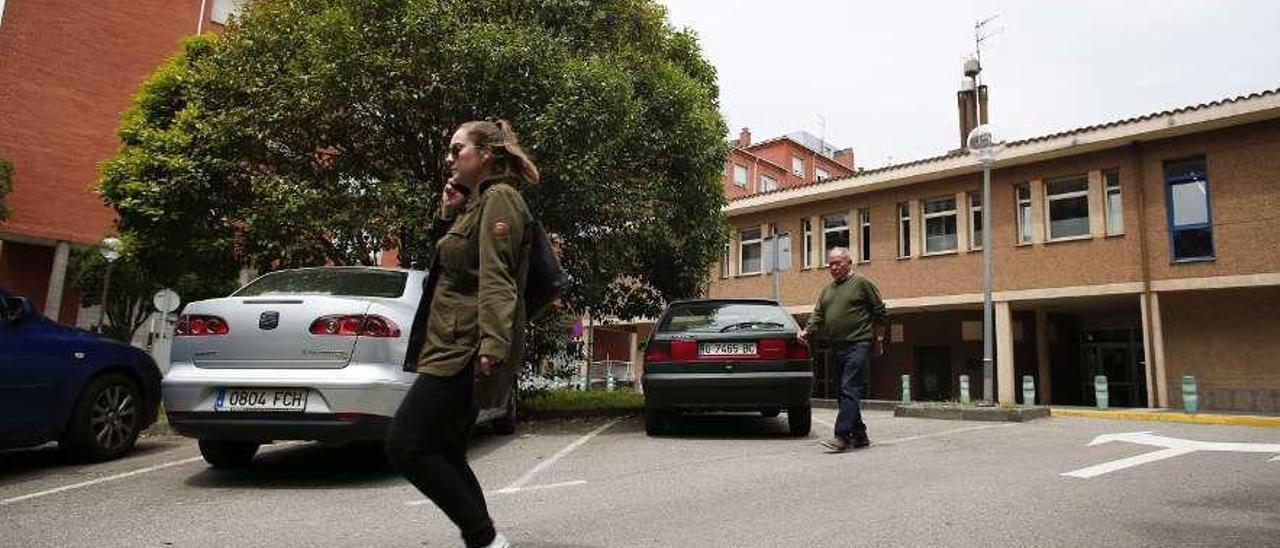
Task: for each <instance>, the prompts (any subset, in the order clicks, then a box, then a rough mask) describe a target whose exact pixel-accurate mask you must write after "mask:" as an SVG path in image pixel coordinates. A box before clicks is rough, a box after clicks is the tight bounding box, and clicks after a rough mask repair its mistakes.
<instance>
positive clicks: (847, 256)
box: [827, 247, 853, 262]
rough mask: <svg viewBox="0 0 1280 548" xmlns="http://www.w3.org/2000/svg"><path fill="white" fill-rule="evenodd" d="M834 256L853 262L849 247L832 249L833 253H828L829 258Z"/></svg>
mask: <svg viewBox="0 0 1280 548" xmlns="http://www.w3.org/2000/svg"><path fill="white" fill-rule="evenodd" d="M832 255H839V256H840V257H843V258H844V259H845V260H848V261H849V262H853V255H852V254H850V253H849V248H847V247H833V248H831V251H828V252H827V257H830V256H832Z"/></svg>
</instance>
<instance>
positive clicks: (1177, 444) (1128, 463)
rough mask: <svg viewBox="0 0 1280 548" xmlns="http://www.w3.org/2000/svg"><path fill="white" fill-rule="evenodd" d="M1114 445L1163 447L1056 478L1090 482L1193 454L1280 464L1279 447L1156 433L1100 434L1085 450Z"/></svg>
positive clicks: (1269, 444)
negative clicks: (1262, 457) (1254, 456)
mask: <svg viewBox="0 0 1280 548" xmlns="http://www.w3.org/2000/svg"><path fill="white" fill-rule="evenodd" d="M1113 441H1124V442H1129V443H1136V444H1140V445H1150V446H1153V447H1163V448H1164V449H1161V450H1159V451H1152V452H1150V453H1144V454H1142V455H1138V456H1136V457H1129V458H1125V459H1120V460H1114V461H1111V462H1106V463H1102V464H1099V465H1096V466H1090V467H1088V468H1081V469H1079V470H1073V471H1071V472H1066V473H1063V474H1059V475H1062V476H1070V477H1073V478H1086V479H1087V478H1092V477H1095V476H1101V475H1102V474H1106V473H1108V472H1114V471H1116V470H1121V469H1124V468H1130V467H1133V466H1138V465H1140V464H1147V463H1149V462H1155V461H1158V460H1164V459H1167V458H1171V457H1176V456H1178V455H1185V454H1187V453H1194V452H1196V451H1230V452H1236V453H1272V454H1275V455H1276V456H1275V457H1273V458H1271V460H1269V461H1268V462H1278V461H1280V443H1228V442H1214V441H1196V440H1184V439H1178V438H1170V437H1167V436H1157V435H1156V434H1155V432H1151V431H1146V432H1127V433H1122V434H1103V435H1101V436H1098V437H1095V438H1093V441H1091V442H1089V443H1088V445H1087V447H1093V446H1095V445H1102V444H1104V443H1111V442H1113Z"/></svg>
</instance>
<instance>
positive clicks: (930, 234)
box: [924, 196, 957, 253]
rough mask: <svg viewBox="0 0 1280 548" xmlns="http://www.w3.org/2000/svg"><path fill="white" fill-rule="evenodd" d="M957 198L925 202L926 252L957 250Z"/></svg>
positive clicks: (948, 197)
mask: <svg viewBox="0 0 1280 548" xmlns="http://www.w3.org/2000/svg"><path fill="white" fill-rule="evenodd" d="M956 225H957V223H956V197H955V196H947V197H945V198H933V199H930V200H925V201H924V252H925V253H946V252H948V251H955V250H956Z"/></svg>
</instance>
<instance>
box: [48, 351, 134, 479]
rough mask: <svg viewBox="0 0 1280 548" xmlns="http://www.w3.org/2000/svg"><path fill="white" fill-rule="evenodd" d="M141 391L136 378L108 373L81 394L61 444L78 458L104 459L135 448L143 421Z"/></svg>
mask: <svg viewBox="0 0 1280 548" xmlns="http://www.w3.org/2000/svg"><path fill="white" fill-rule="evenodd" d="M140 401H141V391H140V390H138V384H137V383H135V382H133V380H132V379H130V378H129V377H126V376H124V375H121V374H118V373H108V374H106V375H102V376H100V377H98V378H95V379H93V380H92V381H90V382H89V384H88V385H87V386H85V389H84V392H81V393H80V399H79V400H77V401H76V407H75V409H74V410H73V411H72V412H71V422H70V423H68V424H67V429H66V434H65V435H64V436H63V438H62V440H60V444H61V445H62V446H63V447H65V448H66V449H67V450H68V452H70V453H71V454H72V455H74V456H75V457H76V458H79V459H83V460H88V461H94V462H97V461H104V460H110V459H114V458H119V457H120V456H122V455H124V454H125V453H127V452H129V450H130V449H133V445H134V443H135V442H137V441H138V425H139V424H140V423H141V410H140V409H139V407H138V405H139V402H140Z"/></svg>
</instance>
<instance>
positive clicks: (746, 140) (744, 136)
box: [738, 127, 751, 148]
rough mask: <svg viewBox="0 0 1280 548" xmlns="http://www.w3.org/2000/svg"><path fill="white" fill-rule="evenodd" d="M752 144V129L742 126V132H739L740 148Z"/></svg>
mask: <svg viewBox="0 0 1280 548" xmlns="http://www.w3.org/2000/svg"><path fill="white" fill-rule="evenodd" d="M749 146H751V130H750V129H748V128H745V127H744V128H742V133H739V134H738V148H747V147H749Z"/></svg>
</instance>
